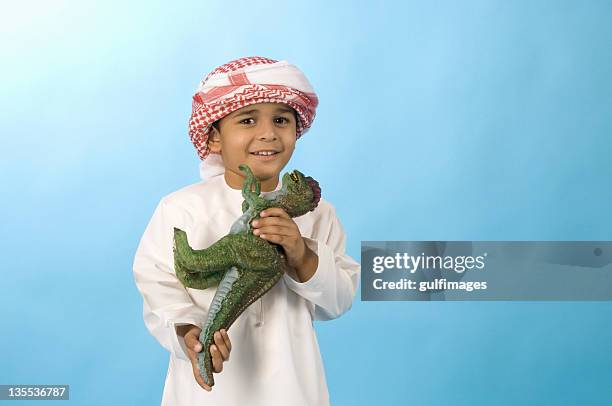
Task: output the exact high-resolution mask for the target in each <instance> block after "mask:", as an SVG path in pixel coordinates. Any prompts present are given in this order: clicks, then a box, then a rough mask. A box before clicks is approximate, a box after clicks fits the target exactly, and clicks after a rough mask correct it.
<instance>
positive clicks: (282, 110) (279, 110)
mask: <svg viewBox="0 0 612 406" xmlns="http://www.w3.org/2000/svg"><path fill="white" fill-rule="evenodd" d="M275 111H276V113H293V109H292V108H290V107H277V108H276V110H275ZM253 113H259V110H258V109H251V110H245V111H242V112H240V113H238V114H236V115H235V116H234V117H239V116H245V115H247V114H253Z"/></svg>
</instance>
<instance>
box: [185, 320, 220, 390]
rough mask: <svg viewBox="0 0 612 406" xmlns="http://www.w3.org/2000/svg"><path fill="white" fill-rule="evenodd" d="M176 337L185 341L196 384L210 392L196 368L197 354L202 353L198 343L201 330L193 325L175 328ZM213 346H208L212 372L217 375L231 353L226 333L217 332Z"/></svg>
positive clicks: (200, 345)
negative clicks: (178, 336)
mask: <svg viewBox="0 0 612 406" xmlns="http://www.w3.org/2000/svg"><path fill="white" fill-rule="evenodd" d="M176 332H177V334H178V335H180V336H183V337H184V339H185V345H186V346H187V353H188V355H189V359H190V360H191V366H192V368H193V376H194V377H195V380H196V381H197V382H198V384H199V385H200V386H201V387H202V388H203V389H204V390H207V391H208V392H210V391H211V390H212V388H211V387H210V386H209V385H207V384H206V383H204V378H202V375H200V369H199V367H198V355H197V354H198V353H199V352H200V351H202V344H201V343H200V333H201V332H202V329H201V328H200V327H198V326H194V325H193V324H189V325H186V326H178V327H176ZM213 339H214V341H215V344H213V345H211V346H210V349H209V350H210V354H211V356H212V364H213V372H216V373H219V372H221V371H223V362H225V361H229V354H230V352H231V351H232V343H231V342H230V339H229V336H228V335H227V331H225V330H221V331H217V332H216V333H215V334H214V335H213Z"/></svg>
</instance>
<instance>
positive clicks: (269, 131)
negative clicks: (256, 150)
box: [257, 123, 276, 140]
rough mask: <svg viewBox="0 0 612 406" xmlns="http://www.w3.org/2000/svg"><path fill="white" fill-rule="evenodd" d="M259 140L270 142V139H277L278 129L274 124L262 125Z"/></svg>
mask: <svg viewBox="0 0 612 406" xmlns="http://www.w3.org/2000/svg"><path fill="white" fill-rule="evenodd" d="M257 138H258V139H259V140H269V139H272V140H274V139H276V128H275V127H274V124H272V123H262V124H261V128H260V132H259V134H258V135H257Z"/></svg>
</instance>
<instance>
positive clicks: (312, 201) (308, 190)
mask: <svg viewBox="0 0 612 406" xmlns="http://www.w3.org/2000/svg"><path fill="white" fill-rule="evenodd" d="M283 188H284V189H285V192H286V193H285V198H284V199H283V203H284V206H285V207H284V208H285V211H286V212H287V214H289V215H290V216H291V217H298V216H301V215H303V214H306V213H308V212H309V211H312V210H314V209H315V207H317V205H318V204H319V200H321V188H320V187H319V182H317V181H316V180H314V179H313V178H311V177H310V176H304V174H303V173H302V172H300V171H298V170H297V169H296V170H294V171H292V172H287V173H285V174H284V175H283Z"/></svg>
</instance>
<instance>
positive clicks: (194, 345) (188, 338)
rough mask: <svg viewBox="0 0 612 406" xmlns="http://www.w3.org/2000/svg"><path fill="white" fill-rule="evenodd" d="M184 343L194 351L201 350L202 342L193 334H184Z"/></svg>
mask: <svg viewBox="0 0 612 406" xmlns="http://www.w3.org/2000/svg"><path fill="white" fill-rule="evenodd" d="M185 344H186V345H187V348H189V349H191V350H193V351H195V352H200V351H202V344H200V340H199V339H198V337H197V336H196V335H195V334H190V333H187V334H185Z"/></svg>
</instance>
